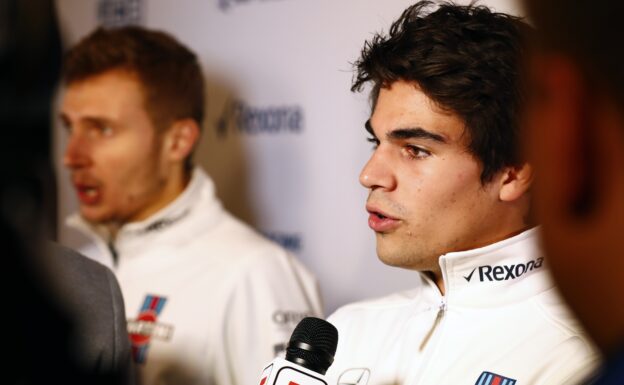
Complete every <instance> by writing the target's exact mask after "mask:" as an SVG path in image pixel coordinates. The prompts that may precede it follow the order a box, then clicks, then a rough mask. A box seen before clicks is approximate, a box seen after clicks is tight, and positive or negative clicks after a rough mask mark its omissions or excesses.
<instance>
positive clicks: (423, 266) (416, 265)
mask: <svg viewBox="0 0 624 385" xmlns="http://www.w3.org/2000/svg"><path fill="white" fill-rule="evenodd" d="M387 246H388V245H380V243H377V257H378V258H379V260H380V261H381V262H383V263H384V264H385V265H388V266H392V267H400V268H402V269H408V270H418V271H425V270H429V269H430V266H429V265H430V263H427V262H428V261H429V260H430V258H427V257H426V256H423V255H416V253H410V254H407V253H406V252H405V249H404V248H400V247H398V248H391V247H387Z"/></svg>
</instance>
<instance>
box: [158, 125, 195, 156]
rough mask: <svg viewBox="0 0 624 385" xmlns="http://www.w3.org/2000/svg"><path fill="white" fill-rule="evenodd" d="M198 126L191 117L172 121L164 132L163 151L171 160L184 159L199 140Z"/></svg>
mask: <svg viewBox="0 0 624 385" xmlns="http://www.w3.org/2000/svg"><path fill="white" fill-rule="evenodd" d="M199 134H200V128H199V125H198V124H197V122H196V121H195V120H193V119H181V120H176V121H175V122H173V124H172V125H171V127H169V130H167V133H166V134H165V142H164V144H165V146H164V148H165V151H167V156H168V158H169V159H171V160H173V161H184V159H186V158H187V157H188V156H189V155H190V154H191V152H192V151H193V148H195V144H196V143H197V141H198V140H199Z"/></svg>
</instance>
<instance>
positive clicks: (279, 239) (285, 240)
mask: <svg viewBox="0 0 624 385" xmlns="http://www.w3.org/2000/svg"><path fill="white" fill-rule="evenodd" d="M262 234H263V235H264V236H265V237H267V238H269V239H270V240H272V241H273V242H275V243H277V244H279V245H280V246H282V247H283V248H285V249H286V250H290V251H292V252H293V253H298V252H300V251H301V249H302V248H303V242H302V240H301V235H299V234H294V233H279V232H266V231H265V232H262Z"/></svg>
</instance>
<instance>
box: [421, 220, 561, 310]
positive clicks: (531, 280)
mask: <svg viewBox="0 0 624 385" xmlns="http://www.w3.org/2000/svg"><path fill="white" fill-rule="evenodd" d="M538 232H539V229H538V228H532V229H529V230H526V231H524V232H522V233H521V234H518V235H516V236H513V237H511V238H507V239H505V240H503V241H500V242H497V243H494V244H491V245H488V246H485V247H481V248H478V249H473V250H468V251H460V252H452V253H448V254H445V255H442V256H441V257H440V259H439V264H440V268H441V269H442V277H443V280H444V285H445V295H444V299H443V301H444V303H445V304H446V305H447V306H449V307H450V306H453V307H455V306H467V307H493V306H501V305H505V304H511V303H515V302H520V301H523V300H526V299H528V298H530V297H533V296H535V295H538V294H539V293H542V292H545V291H547V290H550V289H552V288H553V287H554V284H553V283H552V280H551V278H550V275H549V273H548V270H547V268H546V265H545V261H544V258H543V255H542V253H541V251H540V249H539V248H538V239H537V238H538ZM422 276H423V279H424V280H425V282H426V283H425V284H426V286H425V287H424V288H423V292H421V295H425V296H428V297H429V296H431V298H430V300H433V301H437V300H439V298H440V297H439V296H440V293H439V291H438V288H437V287H436V285H435V284H434V283H433V282H432V281H431V280H430V279H429V278H428V277H427V276H425V275H424V274H422ZM427 287H428V288H429V289H435V290H428V289H427ZM427 293H428V294H429V295H428V294H427ZM435 297H437V299H436V298H435Z"/></svg>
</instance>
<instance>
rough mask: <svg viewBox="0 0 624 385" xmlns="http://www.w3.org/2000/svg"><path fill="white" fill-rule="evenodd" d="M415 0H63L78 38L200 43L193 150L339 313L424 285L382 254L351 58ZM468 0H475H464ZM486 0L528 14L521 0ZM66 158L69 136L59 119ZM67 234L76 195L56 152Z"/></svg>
mask: <svg viewBox="0 0 624 385" xmlns="http://www.w3.org/2000/svg"><path fill="white" fill-rule="evenodd" d="M414 2H415V1H414V0H175V1H174V0H123V1H119V0H117V1H112V0H57V8H58V12H59V17H60V21H61V28H62V32H63V35H64V38H65V41H66V43H67V44H73V43H74V42H76V41H77V40H78V39H79V38H81V37H82V36H84V35H85V34H87V33H88V32H89V31H91V30H92V29H93V28H94V27H95V26H96V25H98V24H106V25H115V24H120V23H136V24H140V25H143V26H146V27H149V28H156V29H162V30H165V31H167V32H169V33H171V34H173V35H174V36H176V37H177V38H178V39H179V40H180V41H182V42H183V43H185V44H186V45H187V46H189V47H190V48H191V49H192V50H194V51H195V52H196V53H197V54H198V56H199V57H200V59H201V61H202V64H203V66H204V68H205V73H206V76H207V96H208V103H207V114H208V117H207V119H206V122H205V123H206V124H205V126H204V134H203V138H202V142H201V143H200V146H199V149H198V153H197V154H196V160H197V162H198V163H200V164H202V165H203V166H204V167H205V168H206V169H207V170H208V172H209V173H210V174H211V175H212V176H213V178H214V179H215V182H216V184H217V189H218V195H219V196H220V197H221V199H222V200H223V201H224V204H225V206H226V207H227V208H228V209H230V211H232V212H233V213H234V214H236V215H237V216H239V217H241V218H243V219H244V220H246V221H247V222H249V223H251V224H252V225H253V226H254V227H256V228H257V229H258V230H259V231H261V232H263V233H265V234H266V235H267V236H269V237H271V238H273V239H275V240H276V241H278V242H280V243H282V244H283V245H285V246H286V247H287V248H289V249H290V250H291V251H293V253H295V254H296V255H297V256H298V257H299V258H300V259H301V260H302V261H303V262H304V263H305V264H306V265H307V266H308V267H309V268H310V269H311V270H312V271H313V272H314V273H315V274H316V275H317V277H318V278H319V280H320V283H321V288H322V290H323V295H324V298H325V309H326V311H327V312H328V313H330V312H332V311H333V310H335V309H336V308H337V307H338V306H340V305H342V304H344V303H346V302H351V301H354V300H358V299H362V298H366V297H371V296H378V295H382V294H386V293H389V292H392V291H396V290H400V289H405V288H410V287H413V285H414V281H415V274H416V273H415V272H410V271H404V270H400V269H396V268H390V267H387V266H385V265H383V264H382V263H381V262H379V261H378V259H377V257H376V255H375V243H374V235H373V232H372V231H371V230H370V229H369V228H368V226H367V214H366V212H365V210H364V202H365V199H366V190H365V189H364V188H362V187H361V186H360V185H359V184H358V174H359V171H360V168H361V167H362V166H363V165H364V163H365V162H366V160H367V159H368V156H369V155H370V151H371V147H370V145H369V144H368V143H367V142H366V141H365V138H366V135H365V132H364V128H363V124H364V122H365V121H366V119H367V118H368V115H369V112H370V111H369V106H368V100H367V95H366V93H362V94H352V93H351V92H350V91H349V88H350V84H351V79H352V70H351V65H350V63H352V62H353V61H355V60H356V59H357V58H358V55H359V52H360V49H361V48H362V45H363V43H364V41H365V39H369V38H370V37H372V34H373V32H375V31H380V30H384V31H387V30H388V28H389V26H390V24H391V22H392V21H393V20H394V19H396V18H397V17H398V16H399V15H400V14H401V12H402V11H403V9H405V8H406V7H407V6H408V5H411V4H412V3H414ZM462 3H466V1H462ZM481 3H482V4H486V5H490V6H492V7H494V8H495V9H497V10H499V11H502V12H508V13H514V14H518V6H517V5H516V3H515V1H514V0H498V1H496V0H489V1H482V2H481ZM56 133H57V134H56V138H57V140H56V154H57V156H56V159H57V160H60V157H61V154H62V150H63V147H64V143H65V138H64V133H63V131H62V130H60V129H57V130H56ZM57 175H58V177H59V183H58V184H59V205H60V206H59V220H60V222H61V223H60V224H59V229H60V233H59V237H60V240H61V242H63V243H65V244H68V245H70V246H77V245H79V244H80V242H83V240H82V239H81V238H80V237H79V236H78V235H77V234H75V233H73V232H71V231H70V230H68V229H67V228H66V227H65V226H64V224H63V219H64V217H65V216H66V215H68V214H69V213H70V212H72V211H73V210H75V209H76V201H75V197H74V194H73V191H72V190H71V187H70V186H69V183H68V175H67V173H66V172H65V170H63V169H62V167H61V165H60V162H57Z"/></svg>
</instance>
